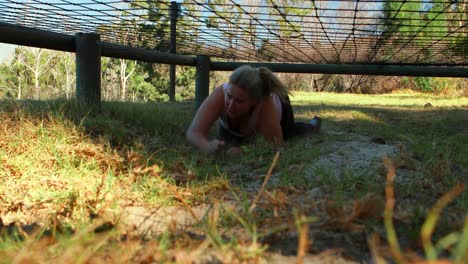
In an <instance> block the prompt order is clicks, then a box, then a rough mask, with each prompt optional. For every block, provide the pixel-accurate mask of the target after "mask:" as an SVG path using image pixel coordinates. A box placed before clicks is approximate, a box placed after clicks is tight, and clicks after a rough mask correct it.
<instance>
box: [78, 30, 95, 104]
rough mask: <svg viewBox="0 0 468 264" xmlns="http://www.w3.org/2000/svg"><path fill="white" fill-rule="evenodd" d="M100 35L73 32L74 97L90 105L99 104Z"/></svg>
mask: <svg viewBox="0 0 468 264" xmlns="http://www.w3.org/2000/svg"><path fill="white" fill-rule="evenodd" d="M99 39H100V37H99V35H98V34H93V33H77V34H75V45H76V98H77V99H78V101H80V102H83V103H85V104H88V105H91V106H100V104H101V48H100V46H99V45H98V41H99Z"/></svg>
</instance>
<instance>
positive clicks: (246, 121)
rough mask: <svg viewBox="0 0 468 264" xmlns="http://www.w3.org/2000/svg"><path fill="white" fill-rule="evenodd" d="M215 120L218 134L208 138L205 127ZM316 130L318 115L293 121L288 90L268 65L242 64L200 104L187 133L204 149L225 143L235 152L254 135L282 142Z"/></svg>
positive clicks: (217, 146) (222, 146)
mask: <svg viewBox="0 0 468 264" xmlns="http://www.w3.org/2000/svg"><path fill="white" fill-rule="evenodd" d="M216 120H218V121H219V135H218V138H217V139H209V138H208V131H209V129H210V127H211V126H212V125H213V123H214V122H215V121H216ZM319 130H320V118H318V117H314V118H313V119H312V120H311V123H303V122H294V114H293V110H292V106H291V103H290V101H289V93H288V90H287V89H286V87H285V86H284V85H283V83H282V82H281V81H280V80H279V79H278V77H276V76H275V75H274V74H273V73H272V72H271V71H270V70H269V69H268V68H265V67H259V68H253V67H251V66H249V65H244V66H241V67H239V68H237V69H236V70H235V71H234V72H232V74H231V76H230V78H229V82H228V83H224V84H222V85H220V86H218V87H217V88H216V89H214V90H213V92H212V93H211V94H210V95H209V96H208V98H206V100H205V101H204V102H203V103H202V104H201V106H200V108H199V109H198V111H197V113H196V114H195V117H194V118H193V120H192V124H191V125H190V127H189V129H188V130H187V133H186V137H187V140H188V141H189V142H190V143H192V144H193V145H195V146H196V147H197V148H199V149H200V150H202V151H204V152H208V153H212V152H216V151H218V150H220V149H223V148H225V147H226V148H227V152H228V153H230V154H234V153H240V152H242V149H241V148H240V146H241V143H242V141H243V140H244V139H246V138H249V137H252V136H254V135H261V136H263V137H264V138H265V139H266V140H267V141H269V142H272V143H274V144H277V145H280V146H281V145H283V141H284V140H287V139H288V138H291V137H294V136H297V135H303V134H307V133H309V132H318V131H319Z"/></svg>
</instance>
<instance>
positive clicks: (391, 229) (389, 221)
mask: <svg viewBox="0 0 468 264" xmlns="http://www.w3.org/2000/svg"><path fill="white" fill-rule="evenodd" d="M383 161H384V165H385V167H386V168H387V170H388V172H387V182H386V185H385V210H384V224H385V231H386V233H387V240H388V244H389V245H390V252H391V254H392V256H393V257H394V258H395V259H396V261H397V263H406V262H407V261H406V260H405V258H404V257H403V254H402V253H401V249H400V245H399V244H398V237H397V234H396V231H395V226H394V225H393V208H394V207H395V192H394V190H393V182H394V180H395V176H396V171H395V166H394V165H393V164H392V161H391V160H390V159H389V158H388V157H385V158H384V160H383Z"/></svg>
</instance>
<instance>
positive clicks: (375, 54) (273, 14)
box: [0, 0, 468, 66]
mask: <svg viewBox="0 0 468 264" xmlns="http://www.w3.org/2000/svg"><path fill="white" fill-rule="evenodd" d="M178 3H179V6H178V15H177V30H176V39H177V41H176V43H177V45H176V50H177V53H178V54H186V55H207V56H210V57H211V58H212V60H219V61H256V62H290V63H351V64H392V65H413V64H414V65H442V66H451V65H457V66H466V65H468V10H467V0H459V1H455V0H453V1H448V0H388V1H383V0H353V1H346V0H345V1H327V0H310V1H307V0H261V1H260V0H238V1H235V0H193V1H188V0H187V1H178ZM173 18H175V16H173ZM170 21H171V3H170V1H157V0H151V1H149V0H133V1H132V0H126V1H121V0H120V1H119V0H0V22H6V23H10V24H17V25H22V26H27V27H31V28H37V29H42V30H46V31H51V32H57V33H64V34H75V33H78V32H84V33H98V34H100V35H101V40H103V41H106V42H111V43H117V44H121V45H126V46H131V47H143V48H148V49H154V50H158V51H163V52H169V51H170ZM18 37H21V36H18Z"/></svg>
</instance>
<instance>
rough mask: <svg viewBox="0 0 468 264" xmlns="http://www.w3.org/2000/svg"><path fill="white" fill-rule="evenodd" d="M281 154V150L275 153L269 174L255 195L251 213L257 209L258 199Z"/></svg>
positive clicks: (250, 209)
mask: <svg viewBox="0 0 468 264" xmlns="http://www.w3.org/2000/svg"><path fill="white" fill-rule="evenodd" d="M279 154H280V153H279V151H277V152H276V154H275V157H274V158H273V162H272V163H271V166H270V169H268V173H267V175H266V177H265V180H263V184H262V187H261V188H260V190H259V191H258V193H257V195H256V196H255V198H254V200H253V202H252V205H251V206H250V208H249V213H251V212H252V211H253V209H255V206H256V205H257V202H258V199H259V198H260V196H261V195H262V193H263V190H264V189H265V187H266V185H267V183H268V180H269V179H270V177H271V173H272V172H273V169H274V168H275V166H276V161H278V157H279Z"/></svg>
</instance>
